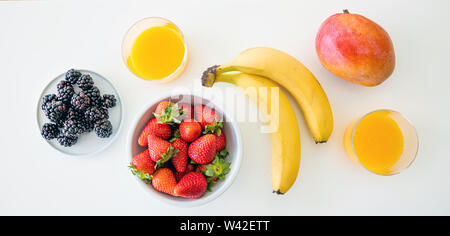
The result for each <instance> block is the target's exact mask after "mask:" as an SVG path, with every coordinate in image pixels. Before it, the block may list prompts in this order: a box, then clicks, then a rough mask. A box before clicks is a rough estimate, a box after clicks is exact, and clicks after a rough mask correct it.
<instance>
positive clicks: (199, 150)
mask: <svg viewBox="0 0 450 236" xmlns="http://www.w3.org/2000/svg"><path fill="white" fill-rule="evenodd" d="M188 154H189V157H190V158H191V159H192V160H194V161H195V162H197V163H198V164H208V163H210V162H211V161H212V160H214V155H215V154H216V136H214V135H213V134H206V135H203V136H202V137H200V138H198V139H197V140H195V141H194V142H193V143H191V145H189V150H188Z"/></svg>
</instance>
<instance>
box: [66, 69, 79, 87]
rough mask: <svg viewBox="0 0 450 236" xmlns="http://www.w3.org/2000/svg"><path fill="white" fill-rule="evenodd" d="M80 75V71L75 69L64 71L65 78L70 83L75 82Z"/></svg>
mask: <svg viewBox="0 0 450 236" xmlns="http://www.w3.org/2000/svg"><path fill="white" fill-rule="evenodd" d="M80 77H81V72H79V71H77V70H75V69H70V70H68V71H67V72H66V80H67V81H68V82H69V83H71V84H76V83H77V82H78V79H79V78H80Z"/></svg>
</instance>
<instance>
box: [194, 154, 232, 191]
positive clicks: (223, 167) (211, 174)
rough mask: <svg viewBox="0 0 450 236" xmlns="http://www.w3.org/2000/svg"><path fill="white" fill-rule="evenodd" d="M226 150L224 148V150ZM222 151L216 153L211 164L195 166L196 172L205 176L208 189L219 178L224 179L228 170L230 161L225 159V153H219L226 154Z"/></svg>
mask: <svg viewBox="0 0 450 236" xmlns="http://www.w3.org/2000/svg"><path fill="white" fill-rule="evenodd" d="M224 151H225V152H226V150H224ZM224 151H222V152H220V153H218V154H217V155H216V156H215V158H214V161H213V162H211V164H208V165H200V166H198V167H197V172H200V173H202V174H204V175H205V176H206V180H207V182H208V189H210V187H211V186H212V185H213V184H215V183H216V182H217V181H219V180H224V179H225V175H226V174H228V173H229V172H230V170H231V169H230V165H231V163H229V162H226V161H225V157H226V155H221V154H228V152H227V153H223V152H224Z"/></svg>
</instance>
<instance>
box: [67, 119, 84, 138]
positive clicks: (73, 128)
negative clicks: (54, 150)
mask: <svg viewBox="0 0 450 236" xmlns="http://www.w3.org/2000/svg"><path fill="white" fill-rule="evenodd" d="M82 133H84V127H83V126H82V125H81V120H66V121H65V122H64V134H66V135H73V136H77V135H80V134H82Z"/></svg>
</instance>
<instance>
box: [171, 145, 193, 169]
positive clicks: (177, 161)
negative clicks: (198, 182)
mask: <svg viewBox="0 0 450 236" xmlns="http://www.w3.org/2000/svg"><path fill="white" fill-rule="evenodd" d="M172 146H173V148H175V149H178V153H177V154H176V155H175V156H174V157H172V164H173V166H174V167H175V170H177V172H184V171H185V170H186V165H187V162H188V154H187V151H188V147H189V145H188V144H187V143H186V142H185V141H184V140H183V139H181V138H177V139H175V140H174V141H173V142H172Z"/></svg>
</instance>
